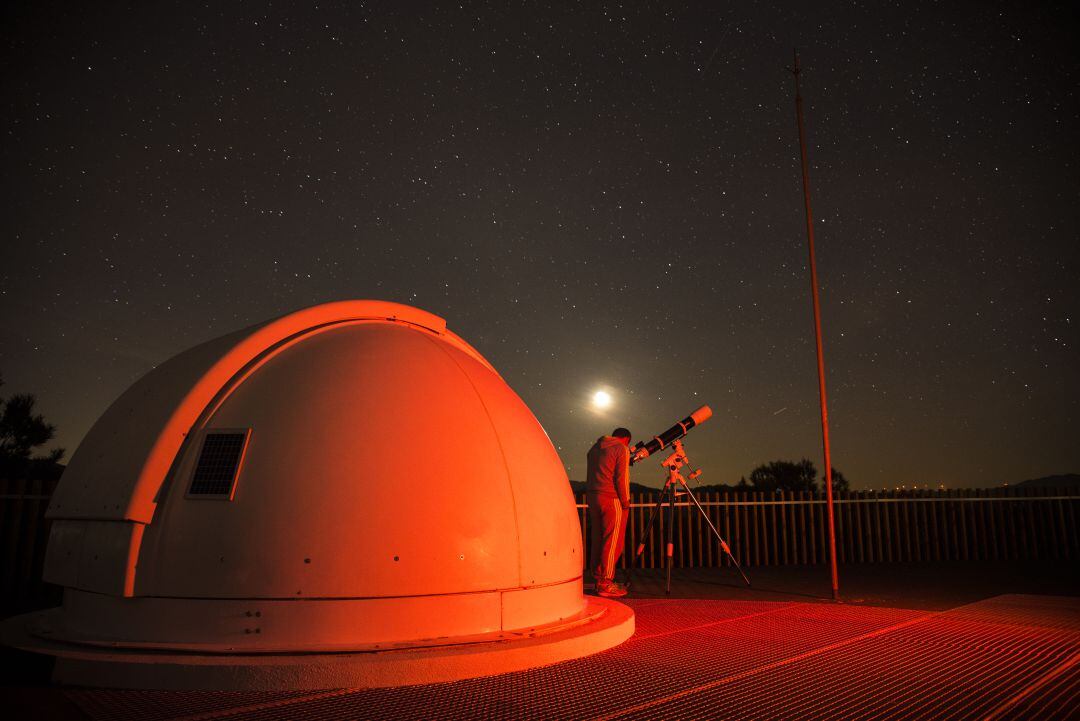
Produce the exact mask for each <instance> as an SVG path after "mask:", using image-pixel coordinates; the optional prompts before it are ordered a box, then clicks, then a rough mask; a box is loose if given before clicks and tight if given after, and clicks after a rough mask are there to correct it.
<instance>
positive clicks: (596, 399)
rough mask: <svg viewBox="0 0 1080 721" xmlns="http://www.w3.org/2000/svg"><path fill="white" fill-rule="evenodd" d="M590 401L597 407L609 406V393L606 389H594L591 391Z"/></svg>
mask: <svg viewBox="0 0 1080 721" xmlns="http://www.w3.org/2000/svg"><path fill="white" fill-rule="evenodd" d="M592 402H593V405H594V406H596V407H597V408H610V407H611V394H610V393H608V392H607V391H596V393H593V397H592Z"/></svg>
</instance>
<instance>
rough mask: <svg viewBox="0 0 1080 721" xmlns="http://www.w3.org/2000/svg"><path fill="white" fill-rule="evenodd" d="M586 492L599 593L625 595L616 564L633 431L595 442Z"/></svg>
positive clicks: (623, 523) (619, 430) (626, 503)
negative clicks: (618, 580) (616, 575)
mask: <svg viewBox="0 0 1080 721" xmlns="http://www.w3.org/2000/svg"><path fill="white" fill-rule="evenodd" d="M585 491H586V493H587V494H588V500H589V527H590V528H591V529H592V530H591V532H590V534H589V540H590V552H591V557H592V562H593V575H594V576H595V577H596V593H597V594H598V595H600V596H606V597H608V598H618V597H619V596H625V595H626V587H625V586H623V585H622V584H620V583H616V582H615V564H616V563H618V562H619V556H621V555H622V552H623V544H624V541H623V536H624V534H625V532H626V516H627V514H628V513H629V511H630V431H628V430H626V429H625V428H616V429H615V430H614V431H612V432H611V435H610V436H601V437H600V438H598V439H596V443H595V444H593V447H592V448H590V449H589V456H588V470H587V472H586V484H585Z"/></svg>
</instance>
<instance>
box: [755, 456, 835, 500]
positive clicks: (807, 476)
mask: <svg viewBox="0 0 1080 721" xmlns="http://www.w3.org/2000/svg"><path fill="white" fill-rule="evenodd" d="M832 480H833V490H834V491H847V490H849V489H850V485H849V484H848V481H847V479H846V478H844V474H843V473H841V472H840V471H838V470H837V469H836V468H833V469H832ZM750 483H751V485H752V486H753V488H754V490H755V491H766V492H775V491H810V492H811V493H813V492H816V491H818V490H819V489H818V486H817V468H815V467H814V464H813V462H812V461H811V460H810V459H809V458H804V459H802V460H801V461H799V462H798V463H795V462H793V461H772V462H770V463H765V464H762V465H760V466H758V467H757V468H755V469H754V470H752V471H750ZM820 490H821V491H822V492H824V490H825V483H824V479H822V484H821V488H820Z"/></svg>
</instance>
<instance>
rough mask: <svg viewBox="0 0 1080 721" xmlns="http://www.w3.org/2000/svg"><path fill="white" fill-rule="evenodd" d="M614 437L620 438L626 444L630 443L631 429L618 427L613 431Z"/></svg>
mask: <svg viewBox="0 0 1080 721" xmlns="http://www.w3.org/2000/svg"><path fill="white" fill-rule="evenodd" d="M611 435H612V437H613V438H618V439H619V440H621V441H622V442H623V443H625V444H626V445H630V431H628V430H626V429H625V428H616V429H615V430H613V431H612V432H611Z"/></svg>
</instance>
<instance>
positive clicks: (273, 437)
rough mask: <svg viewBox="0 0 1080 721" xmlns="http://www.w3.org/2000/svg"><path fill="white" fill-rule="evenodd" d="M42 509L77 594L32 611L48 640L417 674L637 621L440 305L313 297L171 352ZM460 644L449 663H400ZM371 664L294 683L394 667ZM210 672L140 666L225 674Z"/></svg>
mask: <svg viewBox="0 0 1080 721" xmlns="http://www.w3.org/2000/svg"><path fill="white" fill-rule="evenodd" d="M48 515H49V517H50V518H51V519H52V530H51V536H50V540H49V546H48V550H47V555H46V566H45V579H46V580H47V581H50V582H52V583H56V584H59V585H61V586H63V587H64V589H65V597H64V603H63V606H62V607H61V608H59V609H54V610H52V611H51V612H47V613H45V614H41V615H39V616H37V617H35V618H34V619H33V620H32V622H31V623H30V626H29V628H30V631H31V633H32V634H34V635H35V636H36V637H37V638H39V639H49V640H51V641H52V642H53V643H57V644H68V645H71V644H75V645H78V646H80V647H82V648H102V649H110V650H111V651H115V650H117V649H119V650H122V651H124V652H127V653H142V654H147V653H149V654H154V653H164V654H166V655H167V654H170V653H174V654H182V656H178V657H177V658H192V657H193V656H192V654H194V655H195V656H194V657H195V658H197V657H198V654H208V655H215V656H220V655H222V654H259V655H262V658H263V659H264V662H265V659H266V658H279V659H283V658H287V657H289V656H290V655H291V654H302V655H303V658H306V659H308V660H307V661H305V663H309V664H310V663H312V661H311V660H310V659H311V658H313V657H312V656H311V654H319V653H327V654H335V655H340V654H343V653H344V654H354V656H353V658H356V659H360V658H363V659H365V661H364V663H365V664H367V667H371V665H372V664H371V663H369V661H370V660H371V659H375V658H376V657H378V659H379V661H378V663H382V664H384V665H385V664H386V663H390V666H389V667H388V668H392V671H390V672H388V673H390V675H392V676H394V678H397V677H398V675H400V677H401V679H403V681H402V682H409V678H413V679H414V680H417V679H419V680H433V679H436V678H452V677H460V676H467V675H475V674H476V673H490V672H494V671H502V670H510V669H512V668H520V667H522V666H528V665H536V664H537V663H547V662H551V661H553V660H560V659H562V658H569V657H574V656H580V655H584V654H585V653H590V652H595V651H598V650H601V649H602V648H606V647H608V646H611V645H614V644H615V643H618V642H620V641H621V640H623V639H624V638H626V637H627V636H628V635H629V633H631V632H632V629H633V618H632V614H631V613H630V612H629V611H627V610H626V609H625V607H622V606H619V605H618V604H614V603H613V602H610V601H606V600H603V599H596V598H591V597H586V596H584V595H583V593H582V573H581V570H582V547H581V528H580V525H579V521H578V516H577V510H576V508H575V505H574V500H573V496H572V494H571V491H570V486H569V484H568V482H567V478H566V474H565V471H564V470H563V465H562V462H561V460H560V458H559V457H558V455H557V453H556V452H555V449H554V448H553V447H552V444H551V442H550V440H549V439H548V437H547V435H546V433H545V432H544V430H543V428H542V427H541V426H540V424H539V423H538V422H537V420H536V418H535V417H534V416H533V415H532V413H531V412H530V411H529V409H528V408H527V407H526V405H525V404H524V402H522V400H521V399H520V398H519V397H518V396H517V395H516V394H515V393H514V391H513V390H511V388H510V387H509V385H507V383H506V382H505V381H504V380H503V379H502V378H501V377H500V376H499V374H498V373H497V372H496V371H495V369H494V368H493V367H492V366H491V364H489V363H488V362H487V361H486V360H485V359H484V358H483V357H482V356H481V355H480V354H479V353H478V352H477V351H476V350H475V349H473V348H472V347H471V346H469V345H468V344H467V343H466V342H465V341H463V340H462V339H461V338H459V337H458V336H457V335H455V334H454V333H452V332H450V331H449V330H447V328H446V324H445V322H444V321H443V320H442V319H440V318H438V317H436V316H434V315H431V314H430V313H426V312H424V311H421V310H418V309H415V308H411V307H408V306H403V305H398V304H394V303H386V302H378V301H346V302H338V303H330V304H326V305H320V306H316V307H313V308H309V309H306V310H302V311H299V312H296V313H292V314H289V315H286V316H284V317H281V318H278V319H275V320H272V321H269V322H267V323H263V324H260V325H257V326H253V327H251V328H247V329H245V330H243V331H239V332H237V333H234V334H231V335H228V336H225V337H222V338H218V339H216V340H212V341H209V342H207V343H204V344H202V345H200V346H197V347H195V348H192V349H190V350H188V351H186V352H184V353H181V354H180V355H178V356H176V357H174V358H172V359H171V360H168V361H166V362H165V363H163V364H161V365H159V366H158V367H156V368H155V369H154V370H152V371H151V372H150V373H148V374H147V375H146V376H145V377H144V378H142V379H141V380H140V381H138V382H137V383H136V384H135V385H133V386H132V387H131V388H130V389H129V390H128V391H127V392H125V393H124V394H123V395H122V396H121V397H120V398H119V399H118V400H117V401H116V402H115V403H114V404H113V405H112V406H111V407H110V408H109V409H108V410H107V411H106V412H105V414H104V415H103V416H102V417H101V419H100V420H99V421H98V422H97V424H96V425H95V426H94V427H93V428H92V430H91V431H90V433H89V434H88V435H87V437H86V439H85V440H84V441H83V443H82V444H81V445H80V447H79V448H78V450H77V451H76V453H75V454H74V456H73V457H72V459H71V463H70V465H69V467H68V468H67V470H66V472H65V474H64V476H63V478H62V479H61V482H60V484H59V487H58V488H57V491H56V493H55V495H54V497H53V500H52V502H51V504H50V507H49V512H48ZM590 630H591V631H595V632H596V633H593V634H592V636H593V638H592V639H591V640H590V639H589V637H590V633H589V631H590ZM544 638H548V639H549V640H552V641H553V644H552V645H551V647H552V648H554V647H556V646H560V644H561V647H560V648H561V650H559V651H550V649H549V651H545V650H543V647H544V644H543V643H542V640H543V639H544ZM538 639H540V641H538ZM515 640H523V641H525V640H527V641H528V643H529V644H531V646H530V648H531V649H532V650H530V651H528V652H523V653H521V654H519V659H518V661H516V662H507V663H504V662H502V661H490V660H488V661H484V662H482V663H479V664H470V663H469V662H468V661H467V660H464V659H465V655H463V654H462V651H461V649H462V648H466V649H468V648H470V647H472V648H475V649H476V650H477V652H478V653H480V654H481V655H485V654H486V656H485V658H489V659H490V658H495V657H505V656H506V653H505V651H506V650H508V649H511V648H512V647H513V646H514V643H513V641H515ZM450 647H453V648H454V652H453V654H452V656H453V657H454V659H456V660H451V661H446V659H445V658H442V657H440V658H441V659H442V660H438V661H436V662H434V665H435V666H437V667H439V668H441V669H442V671H438V672H431V669H430V666H431V664H430V663H428V667H426V670H424V669H421V671H419V672H417V673H416V674H413V675H412V676H410V675H409V673H408V672H407V670H406V671H402V669H401V668H400V667H399V666H395V665H394V663H393V661H394V659H395V658H397V659H399V660H400V659H404V660H405V661H406V662H407V663H405V665H406V666H410V664H412V665H413V666H415V665H416V664H419V665H420V666H424V664H425V663H427V661H425V660H424V659H430V658H436V657H438V649H440V648H443V649H446V648H450ZM394 652H401V653H398V655H397V656H396V657H395V656H394ZM500 653H501V656H500ZM380 654H381V655H380ZM466 655H467V654H466ZM61 656H62V654H61ZM298 658H299V657H298ZM388 659H389V661H388ZM410 659H412V660H411V661H410ZM113 660H114V661H115V659H113ZM159 660H160V659H159ZM152 661H153V659H151V661H148V662H147V663H151V662H152ZM339 662H340V659H338V661H335V663H339ZM177 663H181V664H183V663H186V664H188V665H190V663H191V662H190V661H183V662H181V661H177ZM231 663H232V664H233V665H234V666H235V665H236V663H237V662H236V661H235V659H234V660H233V661H232V662H231ZM80 664H81V666H80ZM87 664H88V662H86V661H80V662H78V663H74V662H71V663H69V666H68V667H69V668H76V666H78V667H79V668H81V669H82V671H81V672H80V673H81V674H82V675H81V676H80V675H79V673H74V672H72V676H73V677H75V678H74V680H75V681H76V682H78V681H79V678H84V679H85V678H91V679H94V680H95V682H101V680H102V676H101V674H100V673H97V672H96V671H95V672H93V673H91V672H88V671H87V668H89V666H88V665H87ZM166 665H168V664H166ZM211 665H213V664H211ZM376 665H378V664H376ZM411 667H412V666H410V668H411ZM59 669H60V667H59V666H58V673H60V670H59ZM446 669H450V670H449V671H447V670H446ZM454 669H457V670H454ZM463 669H464V670H463ZM470 669H471V670H470ZM290 673H292V674H293V676H294V677H297V674H296V673H295V668H294V669H293V671H291V672H290ZM365 673H366V672H360V673H359V674H358V675H354V676H352V677H347V676H348V674H346V677H343V676H341V674H339V675H338V677H336V678H335V679H333V680H328V679H325V678H323V679H321V680H314V681H312V680H308V681H300V682H297V684H295V685H299V686H312V685H327V684H329V685H333V684H335V683H337V684H341V683H342V681H343V680H344V681H348V680H349V679H350V678H351V679H352V681H353V683H345V684H344V685H369V683H370V684H371V685H381V684H382V683H383V682H384V681H385V680H386V679H385V678H384V677H380V676H378V674H375V676H365ZM300 675H302V674H300ZM180 676H184V674H180ZM196 676H198V674H196V675H192V674H190V673H188V674H187V676H186V677H185V678H187V679H188V681H184V680H180V681H172V680H168V679H166V680H164V681H162V678H161V676H160V674H159V675H158V676H156V677H155V678H156V680H153V681H148V682H146V683H148V684H150V685H158V686H166V687H168V686H172V687H184V686H185V685H191V686H207V685H209V686H221V687H228V686H229V685H230V684H220V683H218V682H217V681H214V680H211V681H209V682H207V681H206V680H205V674H203V675H202V676H199V677H198V678H200V679H203V680H198V679H196ZM384 676H385V674H384ZM380 678H382V681H380ZM191 679H196V680H194V681H191ZM105 682H106V683H109V679H108V678H105ZM116 685H126V683H118V684H116ZM135 685H145V684H142V683H139V682H135ZM239 685H240V686H243V685H244V683H240V684H239ZM271 685H274V684H273V683H271Z"/></svg>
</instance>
